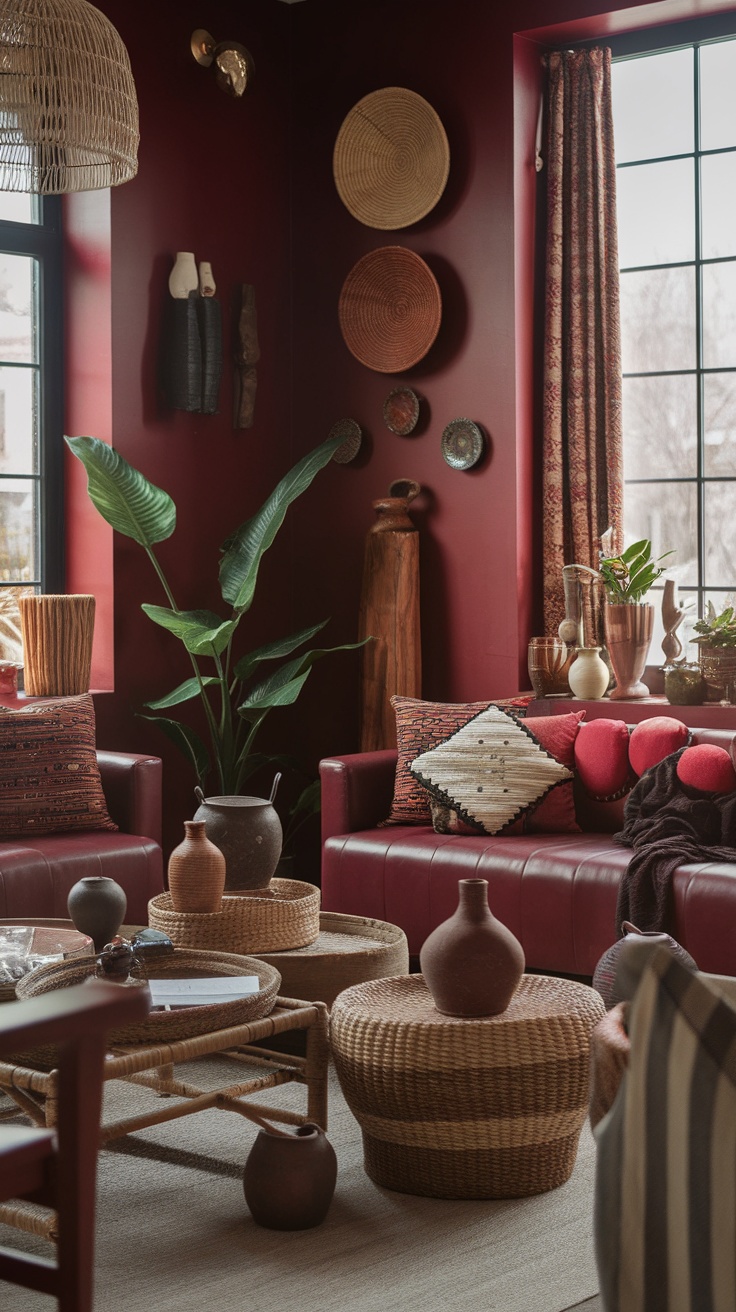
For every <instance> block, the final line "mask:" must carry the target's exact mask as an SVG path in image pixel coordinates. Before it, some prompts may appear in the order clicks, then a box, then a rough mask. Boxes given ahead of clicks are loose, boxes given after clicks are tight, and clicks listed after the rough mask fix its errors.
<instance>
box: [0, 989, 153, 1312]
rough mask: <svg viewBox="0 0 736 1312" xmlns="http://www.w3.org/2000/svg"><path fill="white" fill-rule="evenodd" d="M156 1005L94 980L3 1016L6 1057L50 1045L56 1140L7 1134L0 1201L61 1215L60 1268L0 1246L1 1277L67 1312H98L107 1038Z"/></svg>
mask: <svg viewBox="0 0 736 1312" xmlns="http://www.w3.org/2000/svg"><path fill="white" fill-rule="evenodd" d="M149 1005H150V995H149V994H148V990H147V989H146V990H143V989H134V988H121V987H120V986H119V985H116V984H107V983H104V982H102V981H98V980H90V981H88V982H86V983H84V984H77V985H74V986H73V987H70V988H63V989H58V990H55V991H54V992H52V993H44V994H43V995H42V996H41V997H38V998H31V999H29V1000H27V1001H23V1002H9V1003H6V1004H4V1005H3V1006H2V1008H0V1056H2V1057H3V1059H4V1060H5V1061H7V1059H8V1057H10V1056H12V1054H16V1053H24V1052H25V1053H28V1052H29V1051H33V1050H34V1049H38V1048H40V1047H44V1048H45V1047H46V1046H47V1045H51V1046H52V1048H53V1050H54V1051H56V1052H58V1072H59V1074H58V1102H57V1106H56V1118H55V1133H51V1134H50V1133H48V1132H46V1131H44V1130H39V1128H38V1127H36V1128H34V1129H19V1128H18V1127H6V1129H3V1128H2V1127H0V1200H6V1199H9V1198H12V1199H17V1198H29V1197H30V1198H33V1199H34V1200H35V1201H40V1202H43V1203H46V1204H47V1205H50V1206H53V1207H55V1209H56V1212H57V1218H58V1221H57V1231H58V1241H57V1253H56V1260H52V1259H47V1258H41V1257H38V1256H35V1255H30V1254H24V1253H20V1252H18V1251H16V1250H13V1249H10V1248H5V1247H2V1248H0V1279H2V1280H9V1281H12V1282H13V1283H15V1284H20V1285H23V1286H25V1287H26V1288H28V1289H36V1290H39V1291H41V1292H43V1293H47V1294H53V1295H54V1296H55V1297H56V1299H57V1303H58V1307H59V1309H60V1312H91V1309H92V1302H93V1275H94V1225H95V1186H96V1170H97V1153H98V1148H99V1134H98V1133H97V1130H96V1127H99V1124H100V1113H101V1107H102V1086H103V1067H104V1060H105V1049H106V1042H105V1038H106V1034H107V1032H108V1031H109V1030H111V1029H115V1028H117V1027H118V1026H119V1025H120V1024H124V1023H125V1022H127V1021H129V1020H134V1019H136V1018H137V1017H139V1016H144V1015H145V1014H146V1012H147V1011H148V1008H149ZM9 1092H11V1096H12V1090H9ZM24 1106H27V1104H24ZM50 1111H51V1109H49V1113H50ZM0 1210H3V1211H7V1209H0ZM8 1219H11V1217H8Z"/></svg>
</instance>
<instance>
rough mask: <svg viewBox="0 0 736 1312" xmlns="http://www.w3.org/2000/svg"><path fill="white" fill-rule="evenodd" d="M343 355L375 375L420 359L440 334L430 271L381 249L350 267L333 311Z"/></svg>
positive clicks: (410, 257)
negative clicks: (338, 322)
mask: <svg viewBox="0 0 736 1312" xmlns="http://www.w3.org/2000/svg"><path fill="white" fill-rule="evenodd" d="M338 314H339V318H340V330H341V332H342V335H343V338H344V340H345V345H346V346H347V348H348V350H349V351H350V352H351V353H352V355H354V356H355V358H356V360H359V361H360V363H361V364H364V365H365V366H366V368H368V369H374V370H375V371H376V372H377V373H384V374H393V373H400V372H401V371H402V370H403V369H411V368H412V366H413V365H415V364H418V362H419V361H420V360H422V359H423V358H424V356H425V355H426V354H427V351H428V350H429V349H430V347H431V346H432V344H433V342H434V340H435V338H436V336H437V333H438V332H439V329H440V321H441V319H442V296H441V294H440V289H439V285H438V282H437V279H436V278H435V276H434V274H433V273H432V270H431V269H430V268H429V266H428V265H427V264H425V262H424V260H423V259H422V258H421V256H420V255H417V254H416V252H415V251H410V250H408V249H407V248H406V247H404V246H381V247H379V248H378V250H375V251H369V252H368V254H367V255H364V256H363V258H362V259H360V260H358V262H357V264H355V265H354V266H353V268H352V269H351V270H350V273H349V274H348V276H347V278H346V279H345V282H344V283H343V287H342V291H341V293H340V302H339V306H338Z"/></svg>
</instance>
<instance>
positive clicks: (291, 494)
mask: <svg viewBox="0 0 736 1312" xmlns="http://www.w3.org/2000/svg"><path fill="white" fill-rule="evenodd" d="M343 440H344V439H341V438H339V437H328V438H327V441H325V442H322V443H321V445H320V446H318V447H315V449H314V451H310V453H309V455H306V456H304V459H303V460H300V461H299V462H298V464H296V465H294V468H293V469H290V470H289V473H288V474H285V475H284V477H283V478H282V480H281V482H280V483H279V484H278V485H277V487H275V488H274V490H273V492H272V493H271V495H270V497H269V498H268V500H267V501H264V503H263V505H262V506H261V509H260V510H259V511H258V512H257V514H255V515H254V516H253V518H252V519H249V520H246V522H245V523H244V524H241V526H240V528H239V529H237V531H236V532H235V533H234V534H233V535H232V537H230V538H228V540H227V542H225V543H224V545H223V551H224V552H225V554H224V556H223V558H222V560H221V562H220V588H221V590H222V595H223V598H224V600H225V601H227V602H229V603H230V605H231V606H232V607H233V608H234V609H235V610H237V611H245V610H248V608H249V607H250V604H251V602H252V601H253V594H254V593H255V589H256V580H257V578H258V567H259V565H260V563H261V557H262V556H263V553H264V552H265V551H267V550H268V548H269V547H270V546H271V544H272V542H273V540H274V538H275V537H276V534H277V533H278V531H279V529H280V528H281V525H282V524H283V522H284V516H285V515H286V512H287V510H288V508H289V506H290V505H291V503H292V501H295V500H296V498H297V497H298V496H301V494H302V492H306V490H307V488H308V487H309V485H310V484H311V482H312V480H313V479H314V478H315V476H316V475H317V474H318V473H319V471H320V469H323V468H324V466H325V465H326V464H327V463H328V461H329V460H331V459H332V456H333V454H334V452H335V451H336V450H337V448H338V447H339V446H341V445H342V441H343Z"/></svg>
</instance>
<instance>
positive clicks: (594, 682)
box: [567, 647, 610, 701]
mask: <svg viewBox="0 0 736 1312" xmlns="http://www.w3.org/2000/svg"><path fill="white" fill-rule="evenodd" d="M609 678H610V675H609V673H608V666H607V665H606V662H605V661H604V659H603V657H602V656H601V649H600V647H578V654H577V656H576V657H575V660H574V661H573V663H572V665H571V666H570V669H569V670H568V672H567V681H568V683H569V685H570V691H571V693H572V694H573V696H574V697H582V698H583V699H584V700H585V701H599V700H600V698H601V697H605V695H606V690H607V688H608V682H609Z"/></svg>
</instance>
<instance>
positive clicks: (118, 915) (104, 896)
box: [66, 875, 128, 952]
mask: <svg viewBox="0 0 736 1312" xmlns="http://www.w3.org/2000/svg"><path fill="white" fill-rule="evenodd" d="M66 905H67V910H68V912H69V916H70V919H71V921H72V923H73V925H74V928H75V929H78V930H79V932H80V934H88V935H89V937H90V938H91V939H92V941H93V943H94V945H95V950H96V951H97V952H101V951H102V949H103V948H104V947H105V945H106V944H107V943H109V942H110V941H111V939H113V938H114V937H115V935H116V934H117V932H118V930H119V929H120V926H121V925H122V923H123V919H124V917H125V910H126V907H127V905H128V899H127V897H126V895H125V890H124V889H123V888H121V887H120V885H119V884H116V882H115V880H114V879H110V878H109V877H108V876H106V875H85V876H84V878H82V879H80V880H79V881H78V882H77V883H76V884H75V885H74V887H73V888H72V889H70V891H69V896H68V898H67V903H66Z"/></svg>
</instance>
